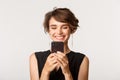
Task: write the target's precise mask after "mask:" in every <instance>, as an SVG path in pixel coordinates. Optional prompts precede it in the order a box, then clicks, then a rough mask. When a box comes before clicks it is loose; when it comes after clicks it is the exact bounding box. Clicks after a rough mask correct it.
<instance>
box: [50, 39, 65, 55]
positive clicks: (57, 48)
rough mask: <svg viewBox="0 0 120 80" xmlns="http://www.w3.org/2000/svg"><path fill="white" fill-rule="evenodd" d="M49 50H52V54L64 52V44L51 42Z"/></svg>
mask: <svg viewBox="0 0 120 80" xmlns="http://www.w3.org/2000/svg"><path fill="white" fill-rule="evenodd" d="M51 50H52V53H54V52H57V51H60V52H64V43H63V42H55V41H53V42H52V43H51Z"/></svg>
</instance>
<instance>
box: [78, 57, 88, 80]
mask: <svg viewBox="0 0 120 80" xmlns="http://www.w3.org/2000/svg"><path fill="white" fill-rule="evenodd" d="M88 73H89V60H88V58H87V57H86V56H85V57H84V59H83V61H82V63H81V66H80V68H79V74H78V80H88Z"/></svg>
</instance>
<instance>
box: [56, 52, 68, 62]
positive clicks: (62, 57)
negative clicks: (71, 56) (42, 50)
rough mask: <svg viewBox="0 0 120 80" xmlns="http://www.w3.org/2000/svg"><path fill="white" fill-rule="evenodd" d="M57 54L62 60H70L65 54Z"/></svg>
mask: <svg viewBox="0 0 120 80" xmlns="http://www.w3.org/2000/svg"><path fill="white" fill-rule="evenodd" d="M55 55H56V56H57V58H60V59H61V60H62V61H64V62H66V63H67V62H68V59H67V56H66V55H65V54H63V53H59V52H58V53H57V54H55Z"/></svg>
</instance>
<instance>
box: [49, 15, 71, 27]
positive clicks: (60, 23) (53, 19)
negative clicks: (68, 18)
mask: <svg viewBox="0 0 120 80" xmlns="http://www.w3.org/2000/svg"><path fill="white" fill-rule="evenodd" d="M51 25H69V24H68V23H64V22H60V21H57V20H56V19H55V18H54V17H51V18H50V20H49V26H51Z"/></svg>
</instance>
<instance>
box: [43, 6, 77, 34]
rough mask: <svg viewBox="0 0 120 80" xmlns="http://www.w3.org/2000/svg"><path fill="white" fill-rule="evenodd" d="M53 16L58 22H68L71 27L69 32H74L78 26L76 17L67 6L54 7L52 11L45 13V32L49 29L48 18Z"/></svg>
mask: <svg viewBox="0 0 120 80" xmlns="http://www.w3.org/2000/svg"><path fill="white" fill-rule="evenodd" d="M51 17H54V18H55V19H56V20H57V21H59V22H64V23H68V24H69V26H70V29H71V33H74V32H75V31H76V29H77V27H78V26H79V25H78V23H79V21H78V19H77V18H76V17H75V15H74V14H73V13H72V12H71V11H70V10H69V9H68V8H56V9H54V10H53V11H50V12H48V13H46V15H45V20H44V23H43V25H44V29H45V32H48V31H49V20H50V19H51Z"/></svg>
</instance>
